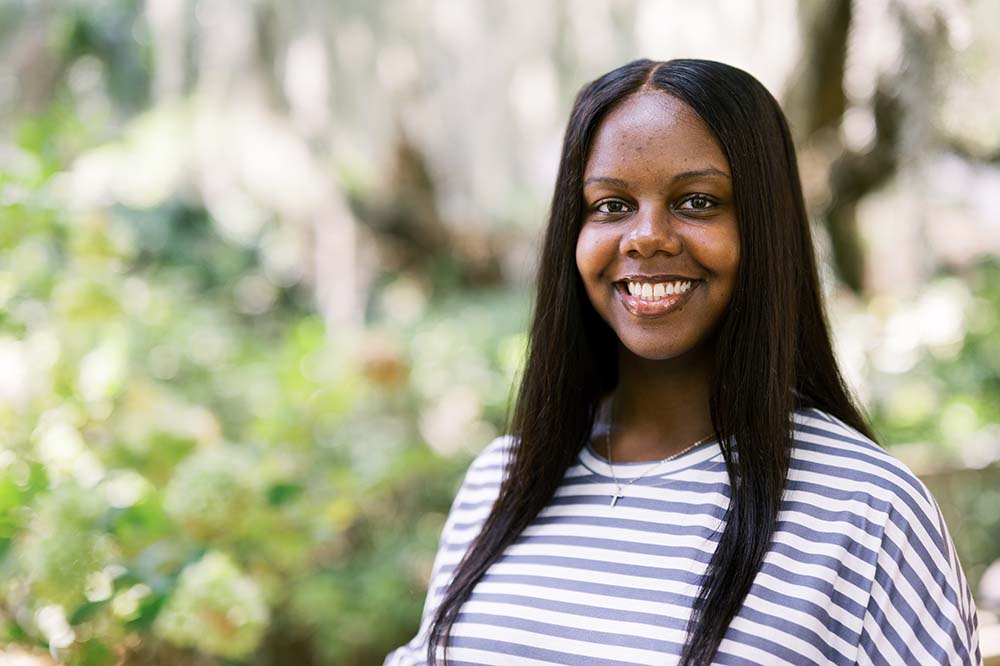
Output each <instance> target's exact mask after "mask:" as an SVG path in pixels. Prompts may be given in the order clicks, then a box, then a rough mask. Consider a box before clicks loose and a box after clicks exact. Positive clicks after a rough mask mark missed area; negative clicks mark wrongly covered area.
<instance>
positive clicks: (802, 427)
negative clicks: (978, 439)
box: [789, 408, 939, 521]
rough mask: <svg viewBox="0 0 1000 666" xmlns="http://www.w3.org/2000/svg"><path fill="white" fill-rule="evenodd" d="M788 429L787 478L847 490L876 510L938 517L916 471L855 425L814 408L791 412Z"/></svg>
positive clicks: (821, 486)
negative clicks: (900, 509) (789, 459)
mask: <svg viewBox="0 0 1000 666" xmlns="http://www.w3.org/2000/svg"><path fill="white" fill-rule="evenodd" d="M792 428H793V433H792V435H793V440H794V446H793V450H792V463H791V469H790V470H789V479H790V480H795V481H800V482H808V483H813V484H816V485H817V486H818V488H826V489H828V491H829V492H830V493H832V494H837V495H842V494H843V493H850V494H851V495H852V496H853V498H854V499H856V500H863V501H865V503H867V504H868V505H870V506H871V507H872V508H873V509H877V510H880V512H881V511H884V512H888V511H889V510H890V509H891V508H893V507H899V506H901V505H902V506H906V507H908V508H909V511H910V512H912V517H913V518H915V519H930V518H933V519H934V520H935V521H937V520H938V514H939V511H938V508H937V504H936V503H935V501H934V498H933V497H932V496H931V494H930V492H929V491H928V490H927V487H926V486H925V485H924V483H923V482H922V481H921V480H920V479H919V478H918V477H917V475H916V474H914V473H913V471H912V470H910V468H909V467H907V466H906V465H905V464H904V463H903V462H902V461H900V460H899V459H898V458H896V457H895V456H893V455H892V454H891V453H889V452H888V451H886V450H885V449H884V448H882V447H881V446H880V445H879V444H878V443H876V442H874V441H872V440H871V439H870V438H868V437H867V436H865V435H864V434H862V433H861V432H859V431H858V430H856V429H855V428H853V427H851V426H849V425H848V424H846V423H844V422H843V421H841V420H840V419H838V418H837V417H835V416H832V415H830V414H828V413H826V412H824V411H822V410H819V409H815V408H809V409H802V410H798V411H796V412H795V413H794V415H793V424H792ZM818 488H817V489H818Z"/></svg>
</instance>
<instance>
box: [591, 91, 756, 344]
mask: <svg viewBox="0 0 1000 666" xmlns="http://www.w3.org/2000/svg"><path fill="white" fill-rule="evenodd" d="M583 182H584V185H583V198H584V219H583V225H582V228H581V230H580V235H579V237H578V238H577V243H576V265H577V269H578V270H579V271H580V276H581V278H582V279H583V284H584V286H585V287H586V290H587V295H588V296H589V297H590V302H591V303H593V305H594V308H595V309H596V310H597V312H598V313H599V314H600V315H601V317H602V318H603V319H604V321H606V322H607V323H608V325H609V326H611V328H612V329H614V331H615V333H617V335H618V338H619V340H621V342H622V344H624V345H625V347H626V348H628V349H629V350H630V351H631V352H632V353H634V354H636V355H637V356H640V357H643V358H647V359H656V360H662V359H670V358H678V357H681V356H683V355H684V354H686V353H688V352H690V351H691V350H694V349H698V348H699V347H700V345H701V343H702V342H704V341H705V340H707V339H708V338H709V336H710V334H711V333H712V331H713V329H714V328H715V326H716V324H717V323H718V322H719V320H720V318H721V317H722V315H723V313H724V312H725V310H726V306H727V305H728V304H729V301H730V298H731V297H732V294H733V289H734V286H735V284H736V272H737V268H738V266H739V260H740V241H739V234H738V232H737V225H736V210H735V208H734V203H733V187H732V178H731V173H730V171H729V162H728V160H727V159H726V156H725V154H724V153H723V152H722V148H721V147H720V146H719V144H718V142H717V141H716V140H715V137H714V136H713V135H712V133H711V132H710V131H709V129H708V128H707V127H706V126H705V124H704V122H703V121H702V120H701V118H699V117H698V116H697V115H696V114H695V113H694V111H692V110H691V109H690V108H689V107H688V106H687V105H686V104H684V103H683V102H681V101H680V100H679V99H677V98H676V97H673V96H671V95H668V94H666V93H662V92H649V93H640V94H636V95H633V96H631V97H629V98H628V99H627V100H625V101H624V102H623V103H622V104H621V105H619V106H618V107H616V108H615V109H614V110H612V111H611V113H609V114H608V115H607V116H606V117H605V119H604V120H603V121H602V122H601V124H600V125H599V127H598V129H597V132H596V134H595V136H594V140H593V143H592V145H591V150H590V155H589V157H588V160H587V165H586V169H585V170H584V176H583Z"/></svg>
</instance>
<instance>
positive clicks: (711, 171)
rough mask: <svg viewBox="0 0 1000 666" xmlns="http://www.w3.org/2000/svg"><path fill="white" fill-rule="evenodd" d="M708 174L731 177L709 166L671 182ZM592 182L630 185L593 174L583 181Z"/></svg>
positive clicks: (586, 183)
mask: <svg viewBox="0 0 1000 666" xmlns="http://www.w3.org/2000/svg"><path fill="white" fill-rule="evenodd" d="M706 176H715V177H720V176H721V177H722V178H726V179H729V178H730V176H729V174H728V173H726V172H724V171H719V170H718V169H716V168H715V167H708V168H707V169H696V170H694V171H684V172H681V173H679V174H677V175H676V176H674V177H673V178H671V179H670V182H672V183H676V182H677V181H680V180H691V179H693V178H704V177H706ZM592 183H604V184H606V185H617V186H618V187H626V186H627V185H628V183H626V182H625V181H624V180H621V179H620V178H611V177H608V176H592V177H591V178H588V179H587V180H585V181H583V184H584V185H590V184H592Z"/></svg>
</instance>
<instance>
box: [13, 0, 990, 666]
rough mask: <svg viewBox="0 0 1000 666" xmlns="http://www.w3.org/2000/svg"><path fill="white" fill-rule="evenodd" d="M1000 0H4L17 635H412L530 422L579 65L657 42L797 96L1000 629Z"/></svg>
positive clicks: (376, 639)
mask: <svg viewBox="0 0 1000 666" xmlns="http://www.w3.org/2000/svg"><path fill="white" fill-rule="evenodd" d="M997 25H1000V3H996V2H993V1H992V0H969V1H967V2H963V1H961V0H866V1H865V2H849V1H847V0H828V1H826V0H824V1H820V0H799V1H796V0H769V1H768V2H764V0H757V1H756V2H754V1H744V0H715V1H706V2H700V3H683V2H671V1H659V0H621V1H611V0H588V1H587V2H571V1H569V0H551V1H548V2H537V1H532V0H504V1H502V2H496V1H493V2H490V1H488V0H385V1H382V2H365V1H363V0H336V1H330V0H290V1H284V2H279V1H278V0H253V1H241V0H146V1H145V2H142V1H140V0H90V1H85V0H0V206H2V208H0V664H5V665H6V664H17V665H19V666H43V665H48V664H54V663H66V664H74V665H83V666H95V665H98V664H125V665H132V664H196V665H235V664H254V665H265V664H267V665H271V664H290V663H294V664H299V665H304V666H310V665H317V666H318V665H332V664H337V665H343V666H354V665H364V664H378V663H381V660H382V657H383V656H384V655H385V654H386V653H387V652H388V651H389V650H390V649H392V648H394V647H396V646H397V645H399V644H401V643H403V642H405V641H407V640H409V638H410V637H412V635H413V634H414V633H415V632H416V629H417V625H418V621H419V615H420V610H421V607H422V604H423V600H424V592H425V587H426V584H427V578H428V575H429V573H430V567H431V563H432V560H433V556H434V550H435V547H436V544H437V539H438V536H439V533H440V530H441V528H442V526H443V523H444V519H445V515H446V513H447V511H448V508H449V506H450V503H451V499H452V497H453V494H454V492H455V490H456V489H457V484H458V482H459V480H460V477H461V475H462V473H463V472H464V470H465V468H466V466H467V465H468V463H469V461H470V460H471V458H472V456H474V455H475V453H476V452H478V451H479V450H481V449H482V447H483V446H484V445H485V444H486V443H487V442H488V441H489V440H490V439H491V438H493V437H495V436H497V435H498V434H500V433H502V432H503V431H504V419H505V417H506V415H507V410H508V406H509V404H510V399H511V397H512V396H513V395H514V388H515V386H516V384H515V382H516V378H517V372H518V368H519V366H520V364H521V361H522V356H523V351H524V348H525V342H526V337H525V333H526V326H527V323H528V315H529V311H530V298H531V288H532V283H533V275H534V269H535V263H536V259H537V250H538V246H539V240H540V238H541V232H542V228H543V225H544V223H545V219H546V209H547V205H548V199H549V196H550V194H551V187H552V184H553V182H554V177H555V171H556V166H557V163H558V157H559V145H560V141H561V136H562V131H563V128H564V125H565V122H566V119H567V117H568V112H569V108H570V105H571V103H572V99H573V96H574V95H575V93H576V91H577V90H578V89H579V88H580V86H581V85H582V84H583V83H585V82H586V81H588V80H591V79H593V78H595V77H596V76H598V75H600V74H602V73H604V72H605V71H607V70H609V69H612V68H614V67H616V66H618V65H620V64H623V63H624V62H626V61H628V60H631V59H633V58H636V57H650V58H654V59H668V58H672V57H705V58H713V59H718V60H723V61H725V62H728V63H730V64H734V65H736V66H738V67H741V68H743V69H746V70H747V71H749V72H751V73H752V74H754V75H755V76H756V77H757V78H759V79H760V80H761V81H762V82H764V84H765V85H767V86H768V88H769V89H770V90H771V91H772V92H773V93H774V95H775V96H776V97H777V98H778V99H779V100H780V101H781V102H782V104H783V106H784V108H785V109H786V111H787V115H788V118H789V121H790V123H791V125H792V128H793V131H794V134H795V136H796V141H797V144H798V146H799V151H800V153H799V157H800V166H801V171H802V177H803V182H804V186H805V189H806V195H807V199H808V201H807V203H808V206H809V210H810V214H811V217H812V220H813V223H814V227H815V233H816V238H817V244H818V250H819V252H820V255H821V258H822V266H823V279H824V285H825V290H826V293H827V297H828V299H829V308H830V313H831V318H832V322H833V327H834V333H835V338H836V343H837V348H838V353H839V356H840V359H841V361H842V363H843V365H844V368H845V371H846V373H847V375H848V377H849V380H850V382H851V384H852V385H853V386H854V388H855V389H856V391H857V392H858V394H859V395H860V396H861V398H862V400H863V402H864V404H865V406H866V407H867V409H868V410H869V412H870V414H871V416H872V418H873V420H874V425H875V427H876V430H877V432H878V433H879V436H880V438H881V441H882V443H883V444H884V445H886V446H887V447H888V448H889V449H890V450H891V451H892V452H893V453H894V454H895V455H897V456H899V457H900V458H902V459H903V460H905V461H906V462H907V463H908V464H909V465H910V466H911V467H913V468H914V469H915V470H916V471H917V472H918V473H919V474H920V475H921V476H922V478H923V479H924V480H925V481H926V483H927V484H928V485H929V486H930V487H931V489H932V490H933V492H934V493H935V494H936V496H937V497H938V499H939V501H940V503H941V505H942V509H943V511H944V513H945V516H946V519H947V522H948V525H949V528H950V530H951V533H952V535H953V537H954V539H955V542H956V544H957V545H958V548H959V552H960V555H961V558H962V562H963V564H964V567H965V570H966V572H967V574H968V576H969V578H970V583H971V585H972V586H973V588H974V589H975V590H976V592H977V595H978V599H979V604H980V613H981V619H982V622H983V623H984V625H987V624H989V623H990V621H991V617H992V615H991V610H992V611H996V610H998V607H1000V581H998V580H997V579H998V577H1000V570H997V569H993V570H990V571H989V572H988V571H987V568H988V566H989V565H990V564H991V563H992V562H994V561H996V560H997V559H998V558H1000V463H998V462H997V461H998V460H1000V335H998V334H997V317H998V309H1000V260H998V256H1000V114H998V113H997V111H996V110H997V109H998V108H1000V86H998V85H997V82H998V81H1000V44H998V43H997V40H996V37H995V28H996V26H997ZM991 581H992V582H991Z"/></svg>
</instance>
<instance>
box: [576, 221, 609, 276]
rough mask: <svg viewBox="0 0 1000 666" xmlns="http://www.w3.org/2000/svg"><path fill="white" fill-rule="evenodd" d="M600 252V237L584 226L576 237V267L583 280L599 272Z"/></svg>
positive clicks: (600, 264)
mask: <svg viewBox="0 0 1000 666" xmlns="http://www.w3.org/2000/svg"><path fill="white" fill-rule="evenodd" d="M602 254H603V252H602V247H601V239H600V238H599V237H598V236H597V235H596V234H594V233H591V232H589V231H588V230H587V228H586V227H584V228H583V230H581V231H580V235H579V236H578V237H577V239H576V268H577V270H578V271H580V275H581V276H582V277H583V279H584V280H586V279H587V278H592V277H595V276H596V275H597V274H598V273H600V270H601V266H602V264H603V261H602Z"/></svg>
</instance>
